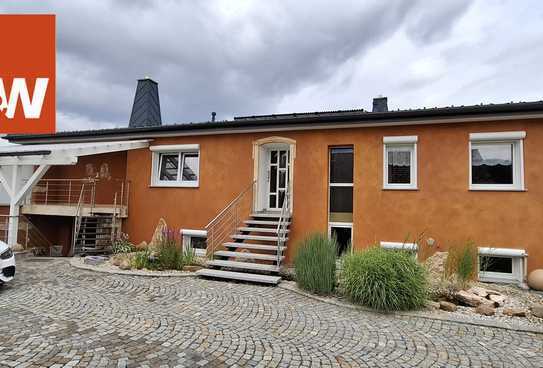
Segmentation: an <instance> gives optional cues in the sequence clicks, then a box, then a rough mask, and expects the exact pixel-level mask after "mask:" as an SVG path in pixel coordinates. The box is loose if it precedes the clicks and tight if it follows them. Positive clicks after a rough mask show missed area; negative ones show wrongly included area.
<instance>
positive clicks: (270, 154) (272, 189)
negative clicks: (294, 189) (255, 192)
mask: <svg viewBox="0 0 543 368" xmlns="http://www.w3.org/2000/svg"><path fill="white" fill-rule="evenodd" d="M266 151H267V152H266V156H267V157H266V163H267V174H266V175H267V183H266V208H267V209H268V210H271V211H274V210H280V209H281V208H282V207H283V202H284V200H285V192H286V190H287V188H288V184H289V183H288V181H289V170H290V150H289V149H288V147H285V148H270V149H268V150H266Z"/></svg>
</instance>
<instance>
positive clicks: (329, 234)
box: [328, 222, 354, 253]
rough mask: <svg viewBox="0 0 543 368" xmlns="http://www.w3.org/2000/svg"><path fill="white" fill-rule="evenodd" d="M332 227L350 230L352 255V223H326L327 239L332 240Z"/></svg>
mask: <svg viewBox="0 0 543 368" xmlns="http://www.w3.org/2000/svg"><path fill="white" fill-rule="evenodd" d="M333 227H340V228H343V229H351V253H353V251H354V250H353V248H354V245H353V238H354V233H353V223H352V222H328V239H332V228H333Z"/></svg>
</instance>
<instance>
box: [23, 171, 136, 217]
mask: <svg viewBox="0 0 543 368" xmlns="http://www.w3.org/2000/svg"><path fill="white" fill-rule="evenodd" d="M129 189H130V182H129V181H125V180H117V179H111V180H100V179H95V178H87V179H42V180H40V181H39V182H38V183H37V184H36V186H35V187H34V188H33V189H32V192H31V194H30V196H29V197H28V198H27V204H39V205H67V206H74V207H77V206H83V207H86V208H90V209H91V210H92V209H93V208H95V207H97V206H111V207H114V208H119V209H122V210H123V211H124V212H125V213H126V211H127V209H128V196H129Z"/></svg>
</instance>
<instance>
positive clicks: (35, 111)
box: [0, 78, 49, 119]
mask: <svg viewBox="0 0 543 368" xmlns="http://www.w3.org/2000/svg"><path fill="white" fill-rule="evenodd" d="M48 83H49V78H36V85H35V86H34V93H33V94H32V101H30V96H29V95H28V88H27V86H26V81H25V79H24V78H13V84H12V85H11V93H10V94H9V101H6V92H5V90H4V85H3V83H2V82H1V80H0V98H2V103H1V104H0V110H2V108H5V107H6V105H7V110H6V117H7V118H8V119H13V117H14V116H15V108H16V107H17V100H18V99H19V98H21V104H22V105H23V113H24V115H25V118H26V119H39V118H40V115H41V108H42V106H43V100H44V98H45V92H46V91H47V84H48Z"/></svg>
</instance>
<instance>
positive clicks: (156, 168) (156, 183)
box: [149, 144, 200, 188]
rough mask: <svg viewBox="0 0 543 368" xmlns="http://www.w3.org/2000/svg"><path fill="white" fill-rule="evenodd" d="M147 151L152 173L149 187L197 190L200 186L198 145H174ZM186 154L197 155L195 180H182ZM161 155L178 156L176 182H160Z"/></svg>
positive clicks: (151, 148)
mask: <svg viewBox="0 0 543 368" xmlns="http://www.w3.org/2000/svg"><path fill="white" fill-rule="evenodd" d="M149 149H150V150H151V152H152V155H153V160H152V169H151V170H152V172H151V186H152V187H176V188H197V187H199V186H200V145H198V144H175V145H161V146H151V147H149ZM187 153H196V154H198V176H197V179H196V180H183V164H184V163H183V155H184V154H187ZM163 154H174V155H175V154H177V155H179V167H178V170H179V171H178V174H177V180H175V181H174V180H160V161H161V155H163Z"/></svg>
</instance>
